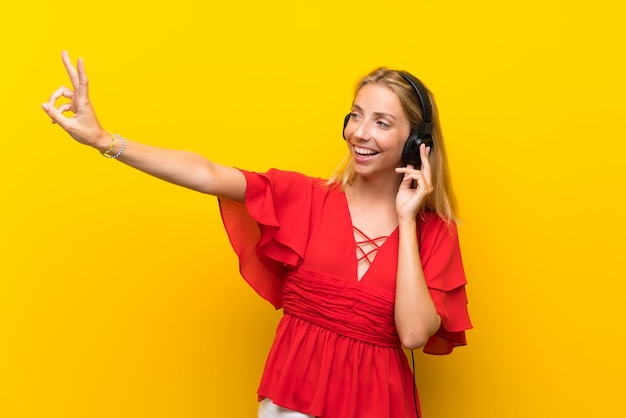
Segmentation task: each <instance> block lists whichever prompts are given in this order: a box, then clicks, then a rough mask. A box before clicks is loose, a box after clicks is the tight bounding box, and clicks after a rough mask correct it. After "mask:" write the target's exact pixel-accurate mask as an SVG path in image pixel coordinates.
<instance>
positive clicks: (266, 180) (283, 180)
mask: <svg viewBox="0 0 626 418" xmlns="http://www.w3.org/2000/svg"><path fill="white" fill-rule="evenodd" d="M240 171H241V172H242V173H243V175H244V176H245V178H246V181H247V182H248V185H252V184H258V183H262V184H264V185H266V186H267V185H269V186H270V187H271V188H272V189H284V188H287V189H298V188H307V189H310V188H315V189H318V188H321V189H328V187H326V185H325V184H326V181H325V180H324V179H321V178H318V177H311V176H308V175H306V174H303V173H299V172H296V171H287V170H280V169H276V168H271V169H269V170H268V171H266V172H254V171H246V170H240Z"/></svg>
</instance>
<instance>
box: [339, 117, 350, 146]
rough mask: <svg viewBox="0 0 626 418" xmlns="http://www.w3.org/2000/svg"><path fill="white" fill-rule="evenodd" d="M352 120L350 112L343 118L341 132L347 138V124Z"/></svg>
mask: <svg viewBox="0 0 626 418" xmlns="http://www.w3.org/2000/svg"><path fill="white" fill-rule="evenodd" d="M349 121H350V113H348V114H347V115H346V117H345V118H343V131H342V132H341V134H342V135H343V139H344V140H345V139H346V126H348V122H349Z"/></svg>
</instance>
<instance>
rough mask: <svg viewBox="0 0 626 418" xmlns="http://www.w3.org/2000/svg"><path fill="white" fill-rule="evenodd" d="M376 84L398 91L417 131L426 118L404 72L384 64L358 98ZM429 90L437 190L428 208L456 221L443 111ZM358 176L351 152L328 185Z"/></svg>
mask: <svg viewBox="0 0 626 418" xmlns="http://www.w3.org/2000/svg"><path fill="white" fill-rule="evenodd" d="M403 72H404V71H403ZM404 73H406V72H404ZM372 83H376V84H379V85H382V86H386V87H388V88H390V89H391V90H392V91H393V92H394V93H396V95H397V96H398V98H399V99H400V103H401V105H402V109H404V111H405V112H406V114H407V116H408V119H409V122H410V124H411V132H413V131H416V130H417V128H418V126H419V124H420V122H421V121H422V109H421V108H420V106H419V103H420V101H419V98H418V97H417V93H416V92H415V91H414V90H413V87H411V85H410V84H409V83H408V82H407V81H406V80H405V79H404V77H402V75H401V74H400V72H399V71H396V70H390V69H388V68H384V67H381V68H377V69H376V70H374V71H372V72H371V73H369V74H368V75H366V76H365V77H363V79H361V81H359V82H358V83H357V85H356V89H355V93H354V95H355V97H356V94H357V93H358V92H359V90H361V88H363V87H364V86H366V85H367V84H372ZM427 91H428V96H429V98H430V101H431V104H432V122H433V129H432V139H433V149H431V150H430V157H429V160H430V165H431V169H432V182H433V192H432V193H431V195H430V196H429V197H428V198H427V200H426V202H425V204H424V209H425V210H429V211H433V212H436V213H437V214H438V215H439V216H440V217H442V218H443V219H446V220H447V221H448V222H454V223H456V222H458V221H459V218H458V216H457V213H456V212H457V204H456V198H455V196H454V192H453V190H452V184H451V183H450V171H449V169H448V158H447V156H446V148H445V145H444V142H443V134H442V132H441V125H440V123H439V113H438V111H437V105H436V103H435V100H434V96H433V94H432V93H431V92H430V90H427ZM355 177H356V171H355V170H354V160H353V158H352V154H350V153H349V152H348V153H347V154H346V155H345V156H344V158H343V160H342V161H341V163H340V164H339V166H338V167H337V168H336V169H335V171H334V172H333V173H332V174H331V176H330V178H329V179H328V182H327V184H328V185H330V186H332V185H334V186H337V185H341V188H342V189H344V188H345V187H346V185H348V184H350V183H352V182H353V181H354V178H355Z"/></svg>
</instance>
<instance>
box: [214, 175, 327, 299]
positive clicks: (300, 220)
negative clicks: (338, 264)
mask: <svg viewBox="0 0 626 418" xmlns="http://www.w3.org/2000/svg"><path fill="white" fill-rule="evenodd" d="M241 171H242V173H243V174H244V176H245V178H246V196H245V204H244V203H239V202H235V201H232V200H228V199H220V200H219V202H220V213H221V215H222V221H223V223H224V227H225V229H226V232H227V234H228V237H229V239H230V242H231V244H232V246H233V249H234V250H235V252H236V253H237V256H238V257H239V270H240V272H241V275H242V276H243V278H244V279H245V280H246V281H247V282H248V284H250V286H252V288H253V289H254V290H255V291H256V292H257V293H258V294H259V295H260V296H261V297H263V298H264V299H266V300H267V301H269V302H270V303H271V304H272V305H274V307H275V308H276V309H279V308H281V307H282V305H283V277H284V274H285V272H286V271H287V270H288V269H289V268H292V267H295V266H298V265H299V264H300V263H301V262H302V259H303V256H304V252H305V251H306V246H307V243H308V240H309V235H310V224H311V222H310V214H311V208H312V190H313V185H314V182H315V181H314V179H312V178H309V177H306V176H304V175H301V174H298V173H293V172H287V171H279V170H270V171H268V172H267V173H264V174H259V173H251V172H247V171H243V170H241Z"/></svg>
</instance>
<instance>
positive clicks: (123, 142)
mask: <svg viewBox="0 0 626 418" xmlns="http://www.w3.org/2000/svg"><path fill="white" fill-rule="evenodd" d="M115 138H119V139H120V141H122V148H120V150H119V151H118V152H117V154H115V155H111V154H109V153H110V152H111V150H112V149H113V142H114V141H115ZM125 149H126V140H125V139H124V138H122V137H121V136H119V135H118V134H113V139H112V141H111V146H110V147H109V149H108V150H107V151H101V152H100V154H102V156H103V157H104V158H113V159H115V158H117V157H119V156H120V155H122V153H123V152H124V150H125Z"/></svg>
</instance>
